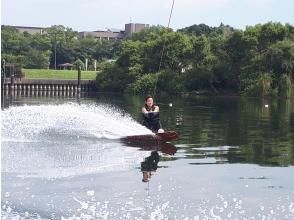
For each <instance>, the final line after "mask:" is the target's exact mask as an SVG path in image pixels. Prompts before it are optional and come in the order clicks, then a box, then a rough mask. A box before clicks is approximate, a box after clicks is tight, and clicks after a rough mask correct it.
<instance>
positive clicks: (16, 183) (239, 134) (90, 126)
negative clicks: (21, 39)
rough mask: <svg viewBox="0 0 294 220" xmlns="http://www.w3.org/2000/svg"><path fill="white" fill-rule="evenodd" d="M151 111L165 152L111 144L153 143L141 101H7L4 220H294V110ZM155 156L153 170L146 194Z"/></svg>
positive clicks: (239, 101)
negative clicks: (168, 136) (135, 138)
mask: <svg viewBox="0 0 294 220" xmlns="http://www.w3.org/2000/svg"><path fill="white" fill-rule="evenodd" d="M156 99H157V100H156V101H157V102H158V104H159V105H160V110H161V113H160V114H161V122H162V124H163V126H164V128H165V129H166V130H176V131H177V132H178V134H179V139H178V140H176V141H174V142H172V143H168V144H166V145H160V144H158V143H151V144H150V143H135V144H130V143H125V142H122V141H120V138H122V137H124V136H127V135H136V134H149V133H150V131H148V130H147V129H145V128H144V127H143V126H141V125H140V123H139V122H140V121H141V118H140V113H139V112H140V108H141V105H142V100H143V97H140V96H124V95H117V94H98V95H97V96H95V97H88V98H82V99H74V98H62V97H59V98H56V97H54V98H51V97H43V98H41V97H38V98H33V97H16V98H14V99H12V100H6V99H5V100H4V101H6V102H5V103H2V104H3V105H2V106H3V107H4V108H2V112H1V116H2V117H1V146H2V149H1V151H2V155H1V157H2V158H1V159H2V168H1V169H2V170H1V171H2V193H1V206H2V218H3V219H5V218H6V219H7V218H8V219H13V218H29V219H38V218H40V219H293V218H294V184H293V180H294V168H293V164H294V104H293V101H290V100H282V99H280V100H261V99H244V98H238V97H192V96H187V97H183V96H175V97H156ZM2 101H3V100H2ZM7 101H9V102H7ZM174 149H176V153H175V151H174ZM152 151H157V152H158V153H159V155H160V160H159V162H158V164H156V165H157V166H156V169H155V170H153V171H152V172H151V177H150V179H149V182H146V183H145V182H142V178H143V175H142V172H141V169H142V168H141V162H143V161H144V160H146V158H148V157H150V155H151V152H152Z"/></svg>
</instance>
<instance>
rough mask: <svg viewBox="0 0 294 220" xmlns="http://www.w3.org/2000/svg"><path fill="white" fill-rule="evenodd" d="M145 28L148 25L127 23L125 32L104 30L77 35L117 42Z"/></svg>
mask: <svg viewBox="0 0 294 220" xmlns="http://www.w3.org/2000/svg"><path fill="white" fill-rule="evenodd" d="M146 27H149V25H148V24H137V23H129V24H125V30H114V29H106V30H98V31H89V32H86V31H84V32H79V34H80V37H86V36H93V37H95V38H98V39H104V40H117V39H123V38H125V37H127V36H129V35H130V34H132V33H136V32H140V31H141V30H143V29H144V28H146Z"/></svg>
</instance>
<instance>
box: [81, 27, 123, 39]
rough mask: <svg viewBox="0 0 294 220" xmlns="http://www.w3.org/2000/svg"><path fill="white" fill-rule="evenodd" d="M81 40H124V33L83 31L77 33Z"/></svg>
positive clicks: (118, 31) (119, 31)
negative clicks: (93, 38) (90, 37)
mask: <svg viewBox="0 0 294 220" xmlns="http://www.w3.org/2000/svg"><path fill="white" fill-rule="evenodd" d="M79 35H80V37H81V38H84V37H86V36H92V37H95V38H98V39H99V40H118V39H122V38H124V35H125V34H124V31H121V30H111V29H106V30H98V31H83V32H79Z"/></svg>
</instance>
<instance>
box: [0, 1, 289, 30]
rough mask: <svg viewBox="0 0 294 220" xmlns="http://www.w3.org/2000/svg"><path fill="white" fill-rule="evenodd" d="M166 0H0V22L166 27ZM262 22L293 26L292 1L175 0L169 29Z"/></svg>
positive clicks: (86, 27) (241, 26) (87, 27)
mask: <svg viewBox="0 0 294 220" xmlns="http://www.w3.org/2000/svg"><path fill="white" fill-rule="evenodd" d="M171 5H172V0H1V24H5V25H16V26H37V27H49V26H51V25H59V24H60V25H64V26H67V27H71V28H73V29H74V30H76V31H94V30H98V29H104V28H117V29H124V24H126V23H129V22H130V21H131V22H133V23H145V24H150V25H163V26H167V23H168V18H169V13H170V8H171ZM268 21H273V22H281V23H283V24H285V23H290V24H292V25H294V0H175V5H174V11H173V15H172V19H171V25H170V27H171V28H173V29H178V28H184V27H188V26H191V25H193V24H200V23H204V24H207V25H209V26H219V24H220V23H221V22H223V23H224V24H228V25H230V26H233V27H235V28H239V29H244V28H245V27H246V26H247V25H250V26H251V25H255V24H258V23H266V22H268Z"/></svg>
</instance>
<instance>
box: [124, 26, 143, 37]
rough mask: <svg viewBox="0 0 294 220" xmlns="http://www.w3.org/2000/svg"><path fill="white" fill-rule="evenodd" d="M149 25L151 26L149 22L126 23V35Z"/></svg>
mask: <svg viewBox="0 0 294 220" xmlns="http://www.w3.org/2000/svg"><path fill="white" fill-rule="evenodd" d="M147 27H149V25H148V24H136V23H129V24H125V36H128V35H130V34H132V33H136V32H140V31H142V30H143V29H144V28H147Z"/></svg>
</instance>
